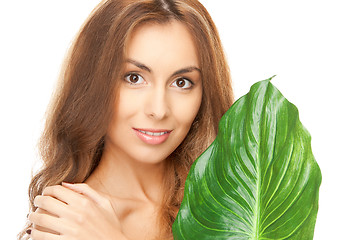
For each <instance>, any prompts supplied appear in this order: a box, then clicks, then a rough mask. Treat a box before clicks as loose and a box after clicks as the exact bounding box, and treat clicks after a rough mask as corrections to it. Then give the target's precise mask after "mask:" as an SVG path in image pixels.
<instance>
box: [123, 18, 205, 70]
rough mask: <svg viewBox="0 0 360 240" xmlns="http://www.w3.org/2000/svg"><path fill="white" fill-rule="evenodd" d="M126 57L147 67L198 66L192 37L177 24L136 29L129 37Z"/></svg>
mask: <svg viewBox="0 0 360 240" xmlns="http://www.w3.org/2000/svg"><path fill="white" fill-rule="evenodd" d="M125 55H126V58H131V59H133V60H137V61H141V62H143V63H146V64H150V65H152V64H156V65H158V64H165V65H166V63H168V64H172V65H181V66H183V65H184V64H186V65H196V66H198V65H199V63H198V54H197V50H196V46H195V42H194V40H193V36H192V35H191V33H190V31H189V30H188V28H187V26H186V25H185V24H183V23H181V22H179V21H176V20H172V21H170V22H167V23H162V24H159V23H146V24H142V25H140V26H138V27H137V28H136V29H135V30H134V31H133V32H132V34H131V35H130V38H129V40H128V42H127V46H126V49H125Z"/></svg>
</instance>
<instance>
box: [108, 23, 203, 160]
mask: <svg viewBox="0 0 360 240" xmlns="http://www.w3.org/2000/svg"><path fill="white" fill-rule="evenodd" d="M201 98H202V79H201V74H200V69H199V60H198V56H197V52H196V47H195V44H194V42H193V39H192V37H191V35H190V33H189V31H188V30H187V28H186V26H185V25H183V24H182V23H180V22H178V21H172V22H170V23H167V24H145V25H142V26H140V27H139V28H137V29H136V30H135V31H134V32H133V34H132V36H131V38H130V40H129V42H128V45H127V49H126V63H125V75H124V76H122V83H121V85H120V89H119V98H118V102H117V104H116V109H115V115H114V117H113V119H112V122H111V124H110V127H109V130H108V134H107V142H106V148H107V149H108V150H109V148H111V150H112V151H114V153H117V154H118V157H127V158H130V159H132V160H135V161H139V162H146V163H159V162H161V161H163V160H164V159H165V158H166V157H168V156H169V155H170V154H171V153H172V152H173V151H174V150H175V149H176V148H177V147H178V146H179V145H180V143H181V142H182V141H183V140H184V138H185V136H186V135H187V133H188V131H189V129H190V127H191V124H192V122H193V121H194V118H195V116H196V115H197V112H198V110H199V108H200V104H201Z"/></svg>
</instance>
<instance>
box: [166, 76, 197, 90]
mask: <svg viewBox="0 0 360 240" xmlns="http://www.w3.org/2000/svg"><path fill="white" fill-rule="evenodd" d="M193 85H194V84H193V82H191V81H190V80H188V79H186V78H178V79H176V80H175V81H174V82H173V83H172V84H171V86H173V87H177V88H181V89H190V88H191V87H192V86H193Z"/></svg>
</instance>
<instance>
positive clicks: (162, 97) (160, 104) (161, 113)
mask: <svg viewBox="0 0 360 240" xmlns="http://www.w3.org/2000/svg"><path fill="white" fill-rule="evenodd" d="M145 113H146V115H147V116H148V117H150V118H152V119H155V120H161V119H164V118H166V117H167V116H168V115H169V113H170V108H169V102H168V101H167V96H166V89H163V88H153V89H152V90H151V91H149V94H148V97H147V99H146V104H145Z"/></svg>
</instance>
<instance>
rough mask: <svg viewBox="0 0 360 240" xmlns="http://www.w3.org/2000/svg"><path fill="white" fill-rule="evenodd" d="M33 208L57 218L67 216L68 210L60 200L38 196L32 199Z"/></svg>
mask: <svg viewBox="0 0 360 240" xmlns="http://www.w3.org/2000/svg"><path fill="white" fill-rule="evenodd" d="M34 204H35V206H37V207H39V208H41V209H43V210H45V211H47V212H48V213H51V214H53V215H55V216H57V217H63V216H67V215H68V212H69V209H68V207H67V206H68V205H67V204H66V203H64V202H63V201H61V200H58V199H56V198H54V197H52V196H42V195H38V196H36V197H35V199H34Z"/></svg>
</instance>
